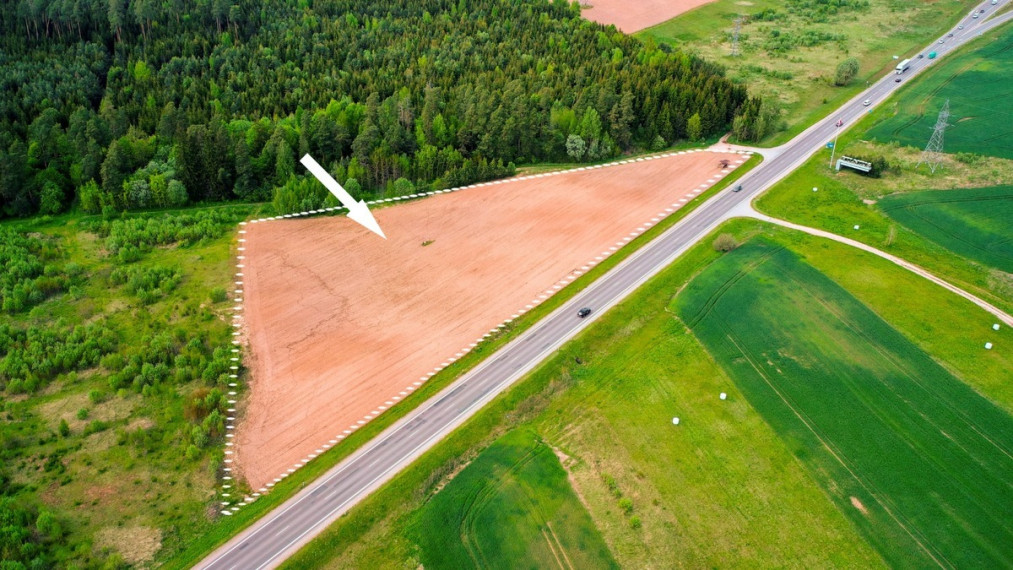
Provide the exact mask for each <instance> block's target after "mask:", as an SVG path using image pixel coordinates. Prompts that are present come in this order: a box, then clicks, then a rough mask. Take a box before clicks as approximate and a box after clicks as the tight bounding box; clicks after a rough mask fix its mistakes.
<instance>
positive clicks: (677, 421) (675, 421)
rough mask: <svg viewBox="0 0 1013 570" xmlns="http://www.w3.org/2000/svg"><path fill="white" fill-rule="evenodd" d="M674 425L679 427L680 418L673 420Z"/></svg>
mask: <svg viewBox="0 0 1013 570" xmlns="http://www.w3.org/2000/svg"><path fill="white" fill-rule="evenodd" d="M672 425H675V426H677V425H679V418H672Z"/></svg>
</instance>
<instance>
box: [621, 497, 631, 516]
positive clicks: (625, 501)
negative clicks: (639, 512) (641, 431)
mask: <svg viewBox="0 0 1013 570" xmlns="http://www.w3.org/2000/svg"><path fill="white" fill-rule="evenodd" d="M619 508H620V509H622V510H623V512H624V513H626V514H630V513H632V512H633V501H632V500H630V498H629V497H623V498H622V499H619Z"/></svg>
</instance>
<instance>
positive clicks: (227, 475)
mask: <svg viewBox="0 0 1013 570" xmlns="http://www.w3.org/2000/svg"><path fill="white" fill-rule="evenodd" d="M704 150H705V149H694V150H689V151H678V152H670V153H665V154H661V155H654V156H646V157H640V158H636V159H630V160H622V161H616V162H612V163H608V164H599V165H595V166H586V167H580V168H575V169H570V170H560V171H555V172H550V173H543V174H532V175H529V176H522V177H519V178H510V179H507V180H498V181H494V182H483V183H479V184H472V185H470V186H463V187H460V188H451V189H449V190H436V191H433V192H426V193H422V194H412V195H410V196H404V197H400V196H399V197H396V198H387V199H384V200H374V201H372V202H368V203H369V204H374V203H379V202H392V201H395V200H402V199H411V198H418V197H423V196H432V195H435V194H443V193H447V192H456V191H459V190H465V189H467V188H478V187H481V186H489V185H494V184H501V183H506V182H513V181H521V180H529V179H533V178H543V177H546V176H553V175H559V174H567V173H574V172H580V171H585V170H591V169H596V168H604V167H609V166H618V165H620V164H628V163H631V162H643V161H645V160H654V159H659V158H667V157H672V156H678V155H682V154H687V153H691V152H703V151H704ZM712 152H720V153H723V154H727V153H726V152H725V151H717V150H715V151H712ZM732 153H734V154H741V155H746V156H749V155H752V154H753V153H752V152H750V151H732ZM743 162H745V159H739V160H737V161H735V162H734V163H732V165H730V166H732V167H736V166H738V165H740V164H742V163H743ZM730 170H731V169H730V168H729V169H723V170H721V172H720V175H719V176H713V177H711V178H709V179H708V180H707V181H706V182H705V183H703V184H700V185H699V186H697V187H696V188H694V189H693V190H692V191H691V192H690V193H689V194H687V195H686V196H685V197H683V198H680V199H679V200H678V201H677V202H675V203H673V204H672V205H671V206H670V207H668V208H665V210H664V211H662V212H658V214H657V215H656V216H655V217H653V218H651V219H650V220H649V221H647V222H645V223H644V224H642V225H641V226H639V227H637V229H635V230H633V231H632V232H630V233H629V235H627V236H626V237H624V238H623V239H621V240H619V241H618V242H616V244H615V245H614V246H612V247H610V248H609V249H608V250H607V251H604V252H602V253H601V254H600V255H598V256H597V257H595V258H594V259H592V260H590V261H588V262H587V264H585V265H583V266H581V267H580V268H579V269H575V270H573V271H571V272H570V273H569V274H567V275H566V276H565V277H563V278H562V279H560V280H559V281H558V282H557V283H556V284H554V285H553V286H552V287H550V288H548V289H546V290H545V291H544V292H543V293H542V294H540V295H539V296H538V297H537V298H535V299H532V301H531V302H530V303H528V304H527V305H525V306H524V307H523V308H521V309H518V310H517V312H516V313H514V314H512V315H510V318H508V319H505V320H504V321H503V322H501V323H500V324H498V325H496V326H495V327H493V328H492V329H490V330H489V332H487V333H485V334H483V335H482V336H481V337H479V338H477V339H476V340H475V342H473V343H471V344H469V345H468V346H466V347H464V348H462V349H461V350H460V351H459V352H457V353H455V354H454V355H453V356H452V357H449V358H447V359H446V360H444V361H443V362H442V363H440V365H439V366H436V367H434V368H433V370H432V371H430V372H428V373H426V375H425V376H421V377H420V378H419V379H418V380H416V381H414V382H412V383H411V384H409V385H408V386H406V387H405V388H404V389H403V390H401V391H400V392H398V393H397V394H395V395H393V396H391V397H390V398H389V399H388V400H386V401H384V403H383V405H381V406H377V407H376V409H374V410H372V411H371V412H370V413H368V414H366V415H365V416H363V418H362V419H361V420H357V421H356V422H355V423H353V424H352V425H350V426H348V428H347V429H344V430H342V432H341V433H339V434H336V435H335V436H334V437H333V438H331V439H329V440H328V441H327V442H326V443H323V444H321V445H320V446H319V447H318V448H317V449H315V450H314V452H313V453H310V454H308V455H307V456H306V457H304V458H303V459H301V460H299V461H298V462H297V463H294V464H293V465H292V466H291V467H289V468H288V469H286V470H285V471H284V472H283V473H280V474H279V475H278V476H277V477H274V479H273V481H271V482H269V483H266V484H265V485H264V486H263V487H261V488H260V489H258V490H257V492H254V493H252V494H250V495H246V496H245V497H244V498H243V499H242V501H238V502H237V501H234V500H232V499H231V494H232V493H231V489H232V488H233V483H234V479H233V478H232V475H231V473H232V468H231V464H232V461H233V459H232V458H231V457H230V456H231V455H233V451H232V450H231V449H228V448H230V447H233V442H232V441H226V443H225V445H226V450H225V455H226V458H225V467H224V468H223V473H224V475H223V476H222V498H223V500H222V507H223V508H222V511H221V512H222V514H224V515H232V514H234V513H236V512H238V511H239V509H240V508H241V507H243V506H244V505H248V504H250V503H252V502H253V501H255V500H256V499H257V498H259V497H261V496H262V495H264V494H265V493H267V492H269V491H270V490H271V488H272V487H274V486H275V485H276V484H278V483H280V482H282V481H283V480H285V479H286V478H287V477H288V476H289V475H292V474H293V473H295V472H296V471H298V470H299V469H300V468H302V467H303V466H305V465H306V464H307V463H309V462H310V461H312V460H313V459H315V458H316V457H318V456H320V455H321V454H323V453H324V452H325V451H327V450H328V449H330V448H331V447H333V446H335V445H337V444H338V443H339V442H341V440H343V439H345V438H346V437H348V436H349V435H351V434H352V433H353V432H355V431H356V430H358V429H359V428H361V427H363V426H364V425H366V424H367V423H368V422H369V421H371V420H373V419H375V418H376V417H377V416H379V415H380V414H381V413H383V412H384V411H386V410H388V409H390V408H391V407H392V406H394V405H395V404H396V403H397V402H399V401H401V400H402V399H403V398H405V397H407V396H408V395H409V394H411V393H412V392H414V391H415V390H417V389H418V388H419V387H420V386H422V384H423V383H425V382H426V381H427V380H429V379H430V378H432V377H433V376H436V374H438V373H439V372H440V371H441V370H443V369H444V368H447V367H448V366H450V365H451V364H453V363H454V362H456V361H457V360H459V359H460V358H462V357H464V356H465V355H466V354H468V353H469V352H471V351H472V350H473V349H474V348H475V347H477V346H478V345H479V344H481V343H482V342H484V341H486V340H488V339H489V338H490V337H491V336H493V335H494V334H496V333H498V332H499V331H501V330H502V329H505V328H506V327H508V326H509V325H510V323H512V322H513V321H514V320H515V319H518V318H520V317H521V316H522V315H524V314H525V313H527V312H528V311H530V310H531V309H533V308H535V307H536V306H537V305H539V304H541V303H542V302H544V301H545V300H547V299H548V298H549V297H551V296H552V295H553V294H554V293H556V292H557V291H559V290H560V289H562V288H563V287H565V286H566V285H568V284H569V283H571V282H572V281H574V280H575V279H577V278H578V277H580V276H581V275H582V274H584V273H585V272H587V271H589V270H590V269H591V268H593V267H594V266H595V265H597V264H599V263H601V262H602V261H603V260H604V259H605V258H606V257H608V256H610V255H611V254H613V253H615V252H616V251H618V250H619V248H621V247H622V246H624V245H626V244H627V243H629V242H630V241H632V240H633V239H635V238H636V237H637V236H639V235H640V234H642V233H643V232H645V231H647V230H648V229H649V228H650V227H651V226H653V225H655V224H656V223H658V222H659V221H661V220H662V219H663V218H665V217H667V216H668V215H670V214H672V213H673V212H675V211H676V210H678V209H679V208H681V207H682V206H683V205H685V204H686V203H687V202H688V201H690V200H692V199H694V198H696V197H697V196H699V195H700V194H701V193H703V192H704V191H705V190H707V189H708V188H710V187H711V186H713V185H714V184H715V183H716V182H717V181H718V180H720V179H721V178H722V177H723V176H724V175H726V174H727V173H728V172H730ZM341 209H343V208H337V207H336V208H325V209H322V210H309V211H307V212H299V213H297V214H286V215H284V216H276V217H270V218H259V219H256V220H252V221H251V222H250V223H257V222H266V221H272V220H278V219H284V218H292V217H299V216H305V215H312V214H318V213H323V212H330V211H335V210H341ZM246 224H247V222H241V223H240V230H239V235H240V237H239V240H238V242H239V247H238V248H237V249H238V252H239V254H238V255H237V260H238V261H239V263H237V264H236V268H237V269H238V270H239V271H237V272H236V281H235V285H236V289H235V290H234V292H235V294H236V295H237V297H236V298H235V302H236V306H235V307H233V309H234V311H235V312H234V314H233V317H232V318H233V321H234V322H233V327H234V328H235V329H236V330H234V331H233V333H232V334H233V335H234V337H233V341H232V342H233V344H234V345H235V346H236V347H238V345H239V344H240V340H239V337H240V332H239V329H240V328H241V325H240V323H239V321H240V320H241V318H242V317H241V315H240V314H239V311H241V310H242V305H241V303H242V301H243V298H242V293H243V291H242V285H243V277H244V275H243V271H242V270H243V269H244V267H245V263H243V262H244V261H245V256H244V255H243V252H244V251H245V249H246V248H245V243H246V238H245V237H244V236H245V234H246V230H245V229H244V226H246ZM238 352H239V350H238V348H233V353H238ZM233 360H234V361H238V358H234V359H233ZM236 370H238V366H233V372H235V371H236ZM230 378H231V379H233V380H235V378H237V376H236V375H235V374H234V373H233V374H231V375H230ZM229 386H230V388H234V387H235V383H234V381H233V382H230V384H229ZM233 396H235V391H230V392H229V398H230V399H229V400H228V401H229V404H230V405H234V404H235V400H234V399H232V398H233ZM229 412H230V413H232V414H234V413H235V408H234V407H233V408H229ZM227 421H228V424H227V426H226V431H227V432H232V431H234V429H235V424H234V422H235V416H234V415H230V416H228V418H227ZM232 437H233V434H232V433H227V434H226V438H227V440H231V439H232Z"/></svg>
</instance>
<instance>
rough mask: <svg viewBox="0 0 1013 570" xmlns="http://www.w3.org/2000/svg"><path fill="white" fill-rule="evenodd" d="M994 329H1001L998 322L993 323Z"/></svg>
mask: <svg viewBox="0 0 1013 570" xmlns="http://www.w3.org/2000/svg"><path fill="white" fill-rule="evenodd" d="M992 330H994V331H997V330H999V323H996V324H994V325H992Z"/></svg>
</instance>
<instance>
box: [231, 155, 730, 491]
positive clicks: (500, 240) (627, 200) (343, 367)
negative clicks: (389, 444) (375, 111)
mask: <svg viewBox="0 0 1013 570" xmlns="http://www.w3.org/2000/svg"><path fill="white" fill-rule="evenodd" d="M745 158H746V157H745V156H743V155H740V154H726V153H715V152H687V153H682V154H678V155H675V156H669V157H666V158H657V159H654V160H644V161H637V162H632V163H628V164H622V165H616V166H608V167H604V168H589V169H583V170H580V171H571V172H568V173H562V174H556V175H537V176H531V177H526V179H519V180H514V181H509V182H503V183H498V184H487V185H483V186H481V187H476V188H470V189H466V190H463V191H460V192H455V193H449V194H441V195H438V196H433V197H431V198H426V199H424V200H420V201H417V202H413V203H408V204H404V205H399V206H396V207H390V208H384V209H380V210H377V211H376V212H375V214H376V218H377V220H378V222H379V223H380V226H381V227H382V228H383V229H384V231H385V232H386V233H387V236H388V238H389V239H387V240H383V239H380V238H378V237H377V236H375V235H374V234H371V233H369V232H367V231H366V230H364V229H362V228H361V227H359V226H357V225H356V224H354V223H352V222H350V221H349V220H347V219H345V217H344V216H337V217H317V218H297V219H283V220H274V221H269V222H263V223H251V224H249V225H247V226H246V229H247V233H246V236H245V237H246V243H245V244H244V245H245V246H246V249H245V258H246V259H245V264H244V265H245V268H244V270H243V271H244V275H245V276H244V281H245V285H244V288H245V300H244V321H245V322H244V327H245V328H244V331H245V335H246V339H247V341H248V343H249V345H250V356H249V357H248V359H247V364H248V366H249V367H250V368H251V372H252V374H251V376H252V380H251V391H250V395H249V397H248V401H247V402H246V406H245V413H244V414H243V418H242V419H241V421H240V423H239V425H238V426H237V430H236V446H235V447H236V451H235V456H234V457H235V466H236V467H237V468H238V469H237V472H238V473H241V474H242V475H243V476H244V477H245V478H246V479H247V481H248V482H249V483H250V484H251V485H252V486H253V488H254V489H256V488H258V487H262V486H263V485H265V484H266V483H268V482H271V481H272V480H273V479H274V478H277V477H279V476H280V475H281V474H282V473H284V472H286V470H288V469H294V468H296V465H298V464H301V462H302V461H303V460H306V459H307V458H308V457H309V456H310V455H311V454H315V453H317V451H316V450H318V449H321V447H322V446H323V445H324V444H327V443H328V442H330V441H336V440H340V439H341V438H342V437H344V434H345V433H350V432H351V431H352V430H353V429H354V428H357V427H359V426H361V425H364V424H365V423H366V422H368V421H369V420H371V419H373V418H374V417H376V415H378V414H380V413H382V412H383V411H384V410H385V409H388V408H389V407H391V406H392V405H394V404H396V402H397V401H398V400H400V399H401V398H402V397H403V396H404V395H406V394H407V392H408V391H410V390H411V389H413V388H412V386H413V385H414V384H415V383H419V382H421V381H424V380H425V379H426V378H428V376H429V375H430V373H431V372H433V370H434V367H436V366H437V365H440V364H441V363H445V362H447V361H448V359H450V358H453V357H454V356H455V355H459V354H461V352H462V349H466V348H467V347H468V346H469V344H471V343H474V342H476V339H479V338H480V337H482V335H483V334H485V333H487V332H488V331H489V330H490V329H492V328H494V327H496V326H497V325H499V324H500V323H502V322H503V321H504V319H507V318H510V317H511V315H516V314H517V312H518V310H520V309H522V308H523V307H525V306H526V305H531V304H532V301H533V300H534V301H538V300H540V299H542V298H544V297H545V296H547V295H549V294H551V293H553V292H554V291H555V290H558V286H559V285H560V282H561V281H564V280H565V281H568V280H569V279H572V277H573V275H574V272H575V271H580V268H581V267H583V266H585V265H586V264H588V263H589V262H594V260H595V258H596V256H597V257H598V258H601V257H602V256H603V255H607V254H609V253H610V252H611V251H614V249H615V248H616V247H617V246H618V242H620V241H622V240H624V239H627V238H628V236H629V235H630V233H631V232H634V231H637V229H638V228H643V227H645V225H651V224H653V223H655V222H657V221H658V220H659V219H660V218H661V217H664V216H665V215H667V214H668V213H670V212H671V211H674V210H676V209H678V207H680V206H681V205H682V204H684V203H686V201H688V200H690V199H692V197H694V196H696V195H698V194H699V193H700V192H701V191H702V190H703V188H702V186H703V185H707V184H708V183H713V182H716V181H717V180H718V179H719V178H720V177H721V176H722V173H721V171H720V170H719V167H718V163H719V161H720V160H721V159H729V160H730V161H731V162H732V165H733V166H735V165H737V164H738V163H741V162H742V161H743V160H744V159H745ZM708 181H709V182H708ZM641 231H642V230H641ZM426 242H431V243H429V244H428V245H425V246H423V245H422V244H423V243H426Z"/></svg>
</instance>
